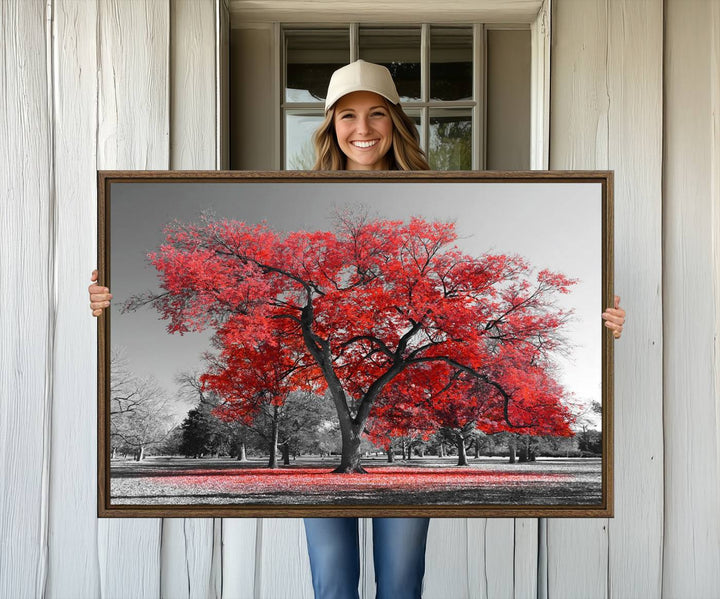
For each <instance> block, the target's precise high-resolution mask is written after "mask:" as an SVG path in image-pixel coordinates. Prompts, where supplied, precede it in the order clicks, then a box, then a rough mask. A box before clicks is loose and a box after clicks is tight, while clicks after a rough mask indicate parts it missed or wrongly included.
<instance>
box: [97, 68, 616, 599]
mask: <svg viewBox="0 0 720 599" xmlns="http://www.w3.org/2000/svg"><path fill="white" fill-rule="evenodd" d="M313 141H314V144H315V151H316V162H315V166H314V170H428V169H429V166H428V164H427V161H426V159H425V156H424V154H423V151H422V150H421V149H420V145H419V138H418V134H417V130H416V128H415V124H414V123H413V122H412V120H411V119H410V118H409V117H408V116H407V115H406V114H405V112H403V110H402V108H401V107H400V98H399V96H398V93H397V90H396V88H395V84H394V82H393V80H392V77H391V75H390V72H389V71H388V70H387V69H386V68H385V67H382V66H380V65H375V64H372V63H368V62H364V61H362V60H358V61H356V62H354V63H351V64H349V65H347V66H344V67H342V68H340V69H338V70H337V71H335V73H333V75H332V78H331V80H330V85H329V87H328V93H327V98H326V100H325V120H324V121H323V123H322V124H321V125H320V127H319V128H318V130H317V131H316V132H315V135H314V136H313ZM96 280H97V271H94V272H93V274H92V281H96ZM89 292H90V300H91V303H90V307H91V308H92V310H93V315H94V316H99V315H100V314H101V313H102V310H103V309H104V308H106V307H107V306H109V305H110V298H111V297H112V295H111V294H110V293H109V290H108V289H107V288H106V287H100V286H99V285H96V284H94V283H93V284H92V285H90V287H89ZM619 301H620V298H618V297H616V298H615V306H614V308H609V309H607V310H606V311H605V312H604V313H603V314H602V318H603V319H604V320H605V326H607V327H608V328H609V329H611V330H612V331H613V334H614V335H615V338H619V337H620V335H621V333H622V328H623V323H624V319H625V311H624V310H622V309H621V308H620V307H619ZM428 524H429V519H428V518H373V539H374V548H373V555H374V564H375V580H376V583H377V597H378V598H379V599H389V598H392V599H403V598H419V597H420V595H421V590H422V579H423V575H424V571H425V546H426V541H427V531H428ZM305 532H306V536H307V544H308V552H309V555H310V565H311V569H312V580H313V588H314V591H315V597H316V598H317V599H346V598H357V597H358V582H359V577H360V553H359V542H358V520H357V518H306V519H305Z"/></svg>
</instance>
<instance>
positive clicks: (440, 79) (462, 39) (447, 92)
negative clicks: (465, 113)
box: [430, 27, 473, 100]
mask: <svg viewBox="0 0 720 599" xmlns="http://www.w3.org/2000/svg"><path fill="white" fill-rule="evenodd" d="M472 61H473V35H472V28H470V27H462V28H460V27H431V28H430V99H431V100H472V97H473V85H472V83H473V68H472Z"/></svg>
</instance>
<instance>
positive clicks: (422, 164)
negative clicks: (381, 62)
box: [312, 99, 430, 171]
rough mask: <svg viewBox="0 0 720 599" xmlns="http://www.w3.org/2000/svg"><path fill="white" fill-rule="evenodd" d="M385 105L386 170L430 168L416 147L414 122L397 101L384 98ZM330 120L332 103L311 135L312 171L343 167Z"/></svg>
mask: <svg viewBox="0 0 720 599" xmlns="http://www.w3.org/2000/svg"><path fill="white" fill-rule="evenodd" d="M383 100H384V99H383ZM385 105H386V106H387V109H388V113H389V114H390V119H391V120H392V124H393V133H392V146H391V148H390V150H389V151H388V153H387V156H388V158H389V159H390V164H389V166H388V170H391V171H428V170H430V166H429V165H428V163H427V159H426V158H425V152H423V151H422V149H421V148H420V136H419V135H418V132H417V129H416V128H415V123H414V122H413V121H412V119H411V118H410V117H409V116H408V115H407V114H405V111H404V110H403V109H402V108H401V107H400V104H391V103H390V102H387V101H386V102H385ZM334 122H335V106H332V108H330V110H328V111H327V113H326V114H325V119H324V120H323V122H322V124H321V125H320V126H319V127H318V128H317V130H316V131H315V133H314V134H313V137H312V140H313V145H314V146H315V164H314V166H313V170H314V171H344V170H345V160H346V157H345V154H343V153H342V150H341V149H340V146H339V145H338V141H337V136H336V135H335V125H334Z"/></svg>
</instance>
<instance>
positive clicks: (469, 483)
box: [149, 467, 572, 494]
mask: <svg viewBox="0 0 720 599" xmlns="http://www.w3.org/2000/svg"><path fill="white" fill-rule="evenodd" d="M570 478H572V477H571V476H569V475H565V474H555V473H538V472H517V473H507V472H493V471H492V470H481V469H475V468H472V469H467V470H458V469H453V468H433V469H428V468H391V467H384V468H379V469H377V470H375V469H372V468H370V469H368V474H333V473H332V472H331V470H330V469H328V470H324V469H319V468H293V469H278V470H268V469H262V468H254V469H235V470H193V471H178V472H177V474H174V475H173V476H172V477H150V478H149V481H150V482H153V483H162V484H163V485H166V486H172V487H175V488H184V489H194V490H200V489H203V490H207V491H214V492H223V493H240V494H262V493H278V492H280V493H304V494H307V493H311V494H323V493H336V492H338V491H372V490H383V489H385V490H386V489H393V490H403V491H421V490H426V489H430V488H432V489H434V490H442V489H446V490H448V491H452V490H453V489H455V490H458V489H462V488H466V487H477V486H479V485H498V486H510V487H512V486H515V485H526V484H528V483H547V482H555V483H557V482H560V481H563V480H566V479H568V480H569V479H570Z"/></svg>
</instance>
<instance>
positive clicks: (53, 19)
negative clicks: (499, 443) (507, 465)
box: [0, 0, 720, 599]
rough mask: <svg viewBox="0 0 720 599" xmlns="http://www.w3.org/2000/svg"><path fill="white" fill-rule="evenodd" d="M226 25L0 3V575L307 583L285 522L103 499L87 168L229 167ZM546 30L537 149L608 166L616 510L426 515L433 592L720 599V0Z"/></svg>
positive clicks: (21, 585) (215, 19) (128, 585)
mask: <svg viewBox="0 0 720 599" xmlns="http://www.w3.org/2000/svg"><path fill="white" fill-rule="evenodd" d="M227 26H228V25H227V6H226V3H225V0H134V1H129V0H98V1H97V2H95V1H90V0H4V1H2V2H0V31H1V34H0V35H1V36H2V37H1V39H2V42H1V43H0V58H2V60H1V62H0V63H1V64H2V65H3V73H2V78H1V79H0V130H1V131H2V135H0V183H1V185H0V193H1V195H0V330H1V331H2V335H1V336H0V456H1V457H2V468H1V469H0V597H8V598H13V599H15V598H18V599H19V598H24V597H42V596H46V597H58V598H65V597H67V598H97V597H102V598H116V597H117V598H129V599H136V598H143V597H148V598H157V597H169V598H175V597H178V598H190V597H202V598H205V597H208V598H225V599H230V598H235V597H241V598H245V597H247V598H256V599H283V598H293V597H311V595H312V592H311V589H310V576H309V570H308V560H307V556H306V547H305V540H304V534H303V528H302V522H301V521H300V520H273V519H265V520H262V519H225V520H210V519H198V520H193V519H166V520H157V519H136V520H131V519H127V520H119V519H110V520H98V519H97V518H96V517H95V513H96V507H95V506H96V499H95V485H96V457H95V430H96V428H95V427H96V412H95V393H96V391H95V372H96V358H95V332H96V331H95V322H94V321H93V319H92V318H91V317H90V315H89V310H88V308H87V296H86V291H85V289H86V287H87V285H88V284H89V281H88V280H87V279H88V275H89V273H90V271H91V270H92V268H93V267H94V266H95V263H96V258H95V251H96V247H95V246H96V234H95V186H96V182H95V170H96V169H97V168H101V169H109V168H113V169H124V168H127V169H131V168H138V169H167V168H203V169H205V168H217V167H219V166H222V165H223V164H224V162H223V161H224V160H225V158H226V150H225V148H227V140H226V139H224V137H223V132H224V131H225V130H226V124H227V121H226V112H225V106H224V104H223V101H222V100H223V88H222V86H220V85H218V81H219V80H220V79H219V77H218V73H219V72H222V71H223V70H224V69H225V68H226V64H225V63H224V58H223V57H224V55H225V51H226V42H227V38H226V37H225V36H226V34H227ZM551 26H552V36H553V43H552V49H551V97H550V102H551V119H550V149H551V152H550V167H551V168H562V169H570V168H577V169H587V168H600V169H606V168H609V169H614V170H615V182H616V188H615V215H616V219H615V281H616V290H617V291H618V293H619V294H620V295H621V296H622V298H623V301H622V303H623V306H624V307H625V308H626V309H627V310H628V312H629V321H628V326H627V329H626V332H625V334H624V335H623V339H622V340H621V341H620V342H619V343H618V344H617V346H616V354H615V356H616V357H615V379H616V380H615V400H616V401H615V489H616V517H615V518H614V519H609V520H561V519H556V520H535V519H516V520H511V519H488V520H484V519H468V520H464V519H455V520H440V519H436V520H433V521H432V523H431V527H430V538H429V544H428V553H427V561H428V569H427V575H426V584H425V597H426V598H438V599H440V598H442V599H456V598H458V599H459V598H465V597H468V598H470V597H472V598H495V597H517V598H520V597H539V598H544V597H550V598H555V597H558V598H561V597H567V598H591V597H598V598H600V597H603V598H604V597H618V598H625V597H638V598H640V597H643V598H644V597H668V598H670V597H682V598H685V597H698V598H701V597H707V598H716V597H718V596H720V568H719V567H718V565H719V564H720V513H719V512H720V434H719V432H718V431H719V430H720V397H719V395H718V394H719V392H720V365H719V363H718V360H719V356H720V2H717V1H715V0H665V1H664V2H663V0H582V1H578V0H553V14H552V20H551ZM367 528H368V527H367V523H366V522H364V523H363V536H362V539H363V543H364V547H365V553H366V555H367V556H368V557H370V556H371V551H370V547H371V545H370V538H369V536H370V535H369V531H367V534H366V530H367ZM371 561H372V560H371V559H368V560H366V561H365V562H364V566H363V580H362V585H361V586H362V589H363V596H364V597H372V596H373V586H374V585H373V580H372V579H373V574H372V563H371Z"/></svg>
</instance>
